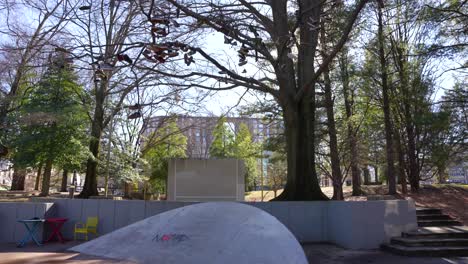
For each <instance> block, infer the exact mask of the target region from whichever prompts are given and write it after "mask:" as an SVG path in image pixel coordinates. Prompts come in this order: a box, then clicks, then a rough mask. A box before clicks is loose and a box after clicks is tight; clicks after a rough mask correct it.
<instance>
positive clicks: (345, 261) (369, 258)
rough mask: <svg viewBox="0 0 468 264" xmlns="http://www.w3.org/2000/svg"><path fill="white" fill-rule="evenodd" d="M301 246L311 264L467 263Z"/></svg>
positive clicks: (467, 263)
mask: <svg viewBox="0 0 468 264" xmlns="http://www.w3.org/2000/svg"><path fill="white" fill-rule="evenodd" d="M303 248H304V251H305V253H306V255H307V259H308V260H309V263H311V264H312V263H319V264H468V257H466V258H420V257H403V256H398V255H393V254H390V253H387V252H383V251H381V250H345V249H342V248H340V247H337V246H334V245H330V244H306V245H303Z"/></svg>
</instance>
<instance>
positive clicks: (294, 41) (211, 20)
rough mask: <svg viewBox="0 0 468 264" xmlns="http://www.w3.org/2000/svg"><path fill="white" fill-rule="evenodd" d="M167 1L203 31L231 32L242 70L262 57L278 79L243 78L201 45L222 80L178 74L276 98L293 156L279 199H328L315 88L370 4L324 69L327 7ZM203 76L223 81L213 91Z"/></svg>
mask: <svg viewBox="0 0 468 264" xmlns="http://www.w3.org/2000/svg"><path fill="white" fill-rule="evenodd" d="M168 2H169V3H171V4H172V5H173V6H174V7H176V8H177V9H178V10H180V13H181V14H184V15H185V16H188V17H191V18H192V19H193V20H192V21H190V20H189V19H187V23H190V22H191V24H192V25H194V26H195V25H197V26H195V27H196V28H197V29H200V30H205V29H206V28H210V29H211V30H214V31H217V32H220V33H222V34H224V35H225V41H226V43H227V44H229V43H230V44H232V45H233V44H234V42H236V44H238V45H239V44H240V45H241V48H240V50H239V56H240V60H239V66H243V65H245V64H246V63H248V59H250V58H255V59H256V60H258V62H259V64H261V65H263V66H262V67H261V68H264V69H267V71H269V72H270V73H272V74H273V76H274V78H270V76H269V75H265V74H264V73H263V74H260V75H258V76H255V77H256V78H254V76H252V75H249V74H247V75H245V74H242V73H241V72H242V69H241V68H236V67H232V66H231V65H230V64H229V63H224V62H222V61H221V60H222V58H220V57H217V55H214V54H210V52H207V49H205V48H200V47H195V46H190V50H191V54H193V53H198V54H199V57H200V56H201V58H202V59H205V60H206V61H208V62H209V65H211V66H213V67H214V68H216V71H219V74H214V73H212V72H209V73H207V72H206V70H204V69H199V70H189V71H188V72H187V73H186V74H185V71H179V72H180V74H171V76H172V77H175V78H180V79H183V80H184V81H185V82H187V83H192V84H193V85H195V86H196V87H199V88H205V89H211V90H225V89H231V88H234V87H239V86H243V87H245V88H248V89H252V90H257V91H260V92H263V93H268V94H270V95H272V96H273V97H274V98H275V99H276V100H277V102H278V104H279V105H280V106H281V108H282V111H283V118H284V123H285V135H286V145H287V153H288V158H287V163H288V180H287V184H286V187H285V190H284V192H282V194H281V195H280V196H279V197H277V199H278V200H327V199H328V198H327V197H326V196H325V195H324V194H323V193H322V191H321V189H320V186H319V182H318V179H317V173H316V168H315V165H316V164H315V146H316V143H317V142H316V138H315V124H316V120H315V110H316V105H315V100H316V98H315V83H316V81H317V79H318V77H319V76H320V75H321V74H322V73H323V71H324V69H325V67H326V66H327V65H328V64H329V63H330V62H331V60H332V59H333V58H334V57H335V56H336V54H337V53H338V51H339V50H340V49H341V47H342V46H343V45H344V43H345V42H346V40H347V38H348V35H349V33H350V31H351V30H352V28H353V24H354V22H355V21H356V19H357V17H358V15H359V12H360V11H361V9H362V8H363V7H364V5H365V3H366V2H367V1H366V0H361V1H358V2H357V3H356V5H355V8H354V10H353V12H351V13H350V15H349V17H348V19H347V23H346V25H345V26H344V27H343V31H342V32H341V34H340V37H339V38H338V41H337V43H336V44H335V45H334V46H333V47H332V48H331V49H330V53H329V54H328V56H327V58H325V59H324V60H323V62H322V63H320V65H317V64H316V52H317V42H318V38H319V28H320V19H321V15H322V11H323V10H322V2H318V1H310V0H300V1H297V2H292V1H287V0H278V1H267V2H250V1H240V2H231V1H228V2H226V3H224V2H220V3H217V4H213V3H212V1H188V2H185V3H184V4H181V3H179V2H178V1H175V0H168ZM288 8H289V10H292V8H293V9H295V10H296V12H294V14H293V13H292V12H289V10H288ZM201 10H203V12H201ZM168 15H169V16H170V14H168ZM246 25H250V26H246ZM190 30H191V31H192V30H193V29H192V28H191V29H190ZM296 36H298V37H296ZM295 50H297V59H295V55H296V54H295V52H294V51H295ZM188 56H190V55H187V56H186V57H187V59H188V61H189V60H190V57H188ZM192 59H193V58H192ZM187 64H189V65H190V63H187ZM315 65H317V67H315ZM190 77H192V78H190ZM199 77H202V79H204V78H211V79H215V80H217V81H219V83H218V82H217V83H216V84H215V86H213V87H210V86H207V85H206V84H204V83H200V82H199V80H200V78H199ZM224 83H227V85H224ZM222 84H223V85H222Z"/></svg>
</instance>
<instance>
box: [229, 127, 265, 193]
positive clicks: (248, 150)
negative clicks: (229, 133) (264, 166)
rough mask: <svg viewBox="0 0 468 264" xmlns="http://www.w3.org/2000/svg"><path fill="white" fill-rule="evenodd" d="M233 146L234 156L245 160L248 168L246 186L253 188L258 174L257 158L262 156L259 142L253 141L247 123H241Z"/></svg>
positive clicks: (248, 188) (249, 188)
mask: <svg viewBox="0 0 468 264" xmlns="http://www.w3.org/2000/svg"><path fill="white" fill-rule="evenodd" d="M232 148H233V153H232V157H234V158H237V159H240V160H242V161H243V162H244V165H245V168H246V172H245V187H246V189H247V190H251V189H252V188H253V186H254V181H255V179H256V177H257V174H258V172H257V159H258V157H259V156H260V151H261V147H260V145H259V144H258V143H255V142H253V140H252V135H251V134H250V130H249V127H248V126H247V125H246V124H245V123H241V124H240V125H239V128H238V130H237V133H236V137H235V139H234V142H233V144H232Z"/></svg>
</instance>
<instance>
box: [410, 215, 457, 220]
mask: <svg viewBox="0 0 468 264" xmlns="http://www.w3.org/2000/svg"><path fill="white" fill-rule="evenodd" d="M417 218H418V221H419V220H453V218H451V217H450V216H449V215H444V214H424V215H418V216H417Z"/></svg>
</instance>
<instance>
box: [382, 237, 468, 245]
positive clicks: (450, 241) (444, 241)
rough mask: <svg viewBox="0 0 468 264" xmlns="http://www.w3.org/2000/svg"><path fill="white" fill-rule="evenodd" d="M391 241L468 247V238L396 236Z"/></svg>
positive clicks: (408, 243) (399, 243)
mask: <svg viewBox="0 0 468 264" xmlns="http://www.w3.org/2000/svg"><path fill="white" fill-rule="evenodd" d="M390 243H391V244H393V245H395V244H396V245H402V246H406V247H468V238H424V237H423V238H420V237H419V238H418V237H413V238H407V237H394V238H392V239H391V240H390Z"/></svg>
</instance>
